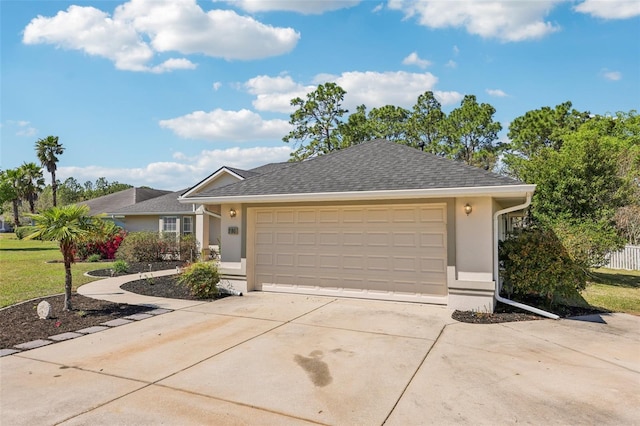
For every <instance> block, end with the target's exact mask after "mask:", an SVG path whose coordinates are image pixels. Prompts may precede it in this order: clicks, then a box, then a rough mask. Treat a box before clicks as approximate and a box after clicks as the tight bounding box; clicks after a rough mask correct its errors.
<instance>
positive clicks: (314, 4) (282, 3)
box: [227, 0, 360, 15]
mask: <svg viewBox="0 0 640 426" xmlns="http://www.w3.org/2000/svg"><path fill="white" fill-rule="evenodd" d="M227 3H229V4H232V5H234V6H237V7H239V8H241V9H243V10H245V11H247V12H249V13H255V12H272V11H285V12H297V13H302V14H304V15H319V14H321V13H324V12H330V11H332V10H338V9H346V8H349V7H353V6H356V5H358V4H359V3H360V0H322V1H317V0H314V1H308V0H307V1H292V0H266V1H265V0H233V1H227Z"/></svg>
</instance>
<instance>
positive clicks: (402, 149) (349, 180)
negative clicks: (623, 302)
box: [185, 139, 522, 198]
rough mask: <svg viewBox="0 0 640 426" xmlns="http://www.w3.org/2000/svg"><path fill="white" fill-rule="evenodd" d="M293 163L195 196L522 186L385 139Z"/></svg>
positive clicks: (492, 174) (520, 183) (517, 182)
mask: <svg viewBox="0 0 640 426" xmlns="http://www.w3.org/2000/svg"><path fill="white" fill-rule="evenodd" d="M289 164H291V165H290V166H288V167H282V168H278V169H276V170H274V171H273V172H272V173H266V174H260V175H257V176H253V177H250V178H248V179H246V180H244V181H242V182H238V183H235V184H232V185H227V186H225V187H222V188H215V189H211V190H207V191H203V192H202V193H200V194H198V195H197V197H198V198H200V197H234V196H260V195H284V194H313V193H340V192H369V191H371V192H375V191H402V190H423V189H452V188H481V187H500V186H510V185H513V186H515V185H522V182H519V181H517V180H515V179H511V178H508V177H505V176H501V175H498V174H495V173H492V172H488V171H485V170H482V169H479V168H477V167H473V166H468V165H466V164H463V163H460V162H456V161H452V160H449V159H446V158H442V157H438V156H435V155H433V154H430V153H426V152H422V151H419V150H417V149H415V148H412V147H409V146H406V145H400V144H397V143H394V142H390V141H387V140H381V139H377V140H374V141H370V142H365V143H362V144H359V145H355V146H352V147H349V148H347V149H344V150H341V151H336V152H333V153H331V154H326V155H323V156H320V157H315V158H312V159H309V160H306V161H302V162H297V163H289ZM185 198H188V197H185Z"/></svg>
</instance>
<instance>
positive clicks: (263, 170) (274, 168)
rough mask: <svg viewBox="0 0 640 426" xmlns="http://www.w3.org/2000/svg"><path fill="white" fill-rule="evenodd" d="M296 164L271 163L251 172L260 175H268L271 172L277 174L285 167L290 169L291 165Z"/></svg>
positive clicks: (286, 162)
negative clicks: (276, 172)
mask: <svg viewBox="0 0 640 426" xmlns="http://www.w3.org/2000/svg"><path fill="white" fill-rule="evenodd" d="M292 164H295V163H292V162H289V161H285V162H284V163H269V164H265V165H263V166H258V167H256V168H253V169H250V170H249V171H250V172H254V173H257V174H260V175H263V174H266V173H271V172H275V171H277V170H280V169H282V168H284V167H289V166H290V165H292Z"/></svg>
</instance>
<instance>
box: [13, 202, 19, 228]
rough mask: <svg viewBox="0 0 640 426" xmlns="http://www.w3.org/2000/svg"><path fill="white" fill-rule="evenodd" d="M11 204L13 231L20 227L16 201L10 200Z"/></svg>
mask: <svg viewBox="0 0 640 426" xmlns="http://www.w3.org/2000/svg"><path fill="white" fill-rule="evenodd" d="M11 202H12V204H13V225H14V226H13V228H14V231H15V229H16V228H18V227H19V226H20V213H19V212H18V200H12V201H11Z"/></svg>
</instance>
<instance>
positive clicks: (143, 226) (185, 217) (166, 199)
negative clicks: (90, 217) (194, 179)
mask: <svg viewBox="0 0 640 426" xmlns="http://www.w3.org/2000/svg"><path fill="white" fill-rule="evenodd" d="M182 192H184V190H183V191H177V192H169V193H166V194H164V195H161V196H159V197H155V198H151V199H148V200H145V201H142V202H139V203H136V204H132V205H128V206H126V207H122V208H119V209H110V210H108V211H107V212H106V214H107V217H109V218H111V219H113V220H114V221H115V222H116V223H118V224H119V225H120V226H122V227H123V228H124V229H125V230H127V231H128V232H140V231H156V232H175V233H179V234H182V235H189V234H193V232H194V219H195V212H194V210H195V208H194V206H193V205H189V204H182V203H179V202H178V197H179V196H180V194H181V193H182Z"/></svg>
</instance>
